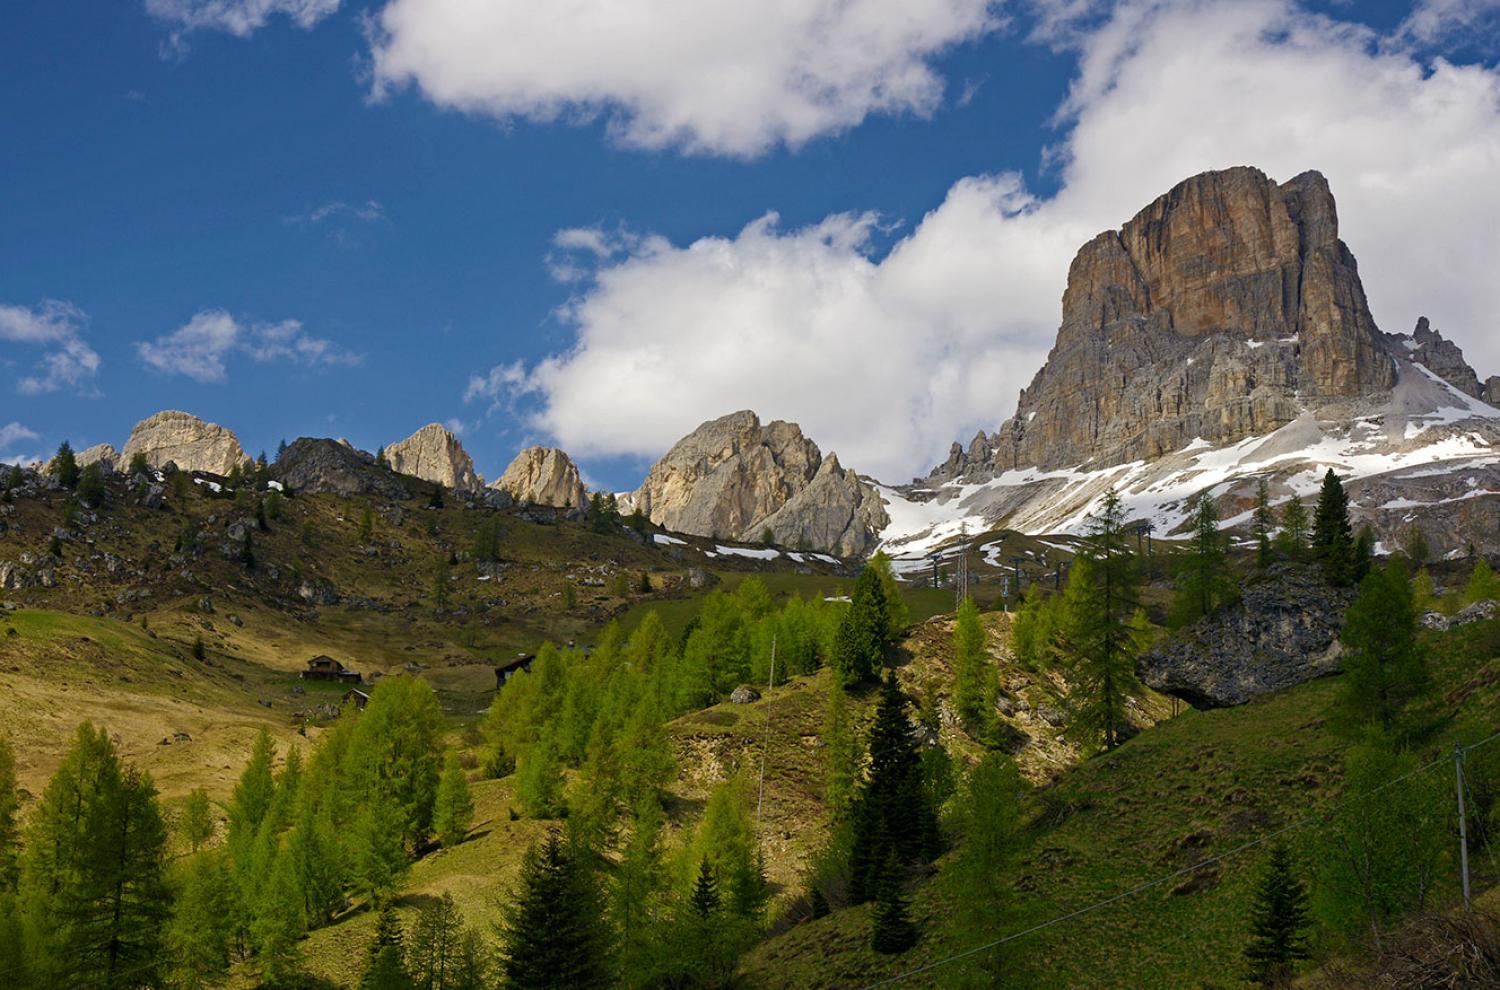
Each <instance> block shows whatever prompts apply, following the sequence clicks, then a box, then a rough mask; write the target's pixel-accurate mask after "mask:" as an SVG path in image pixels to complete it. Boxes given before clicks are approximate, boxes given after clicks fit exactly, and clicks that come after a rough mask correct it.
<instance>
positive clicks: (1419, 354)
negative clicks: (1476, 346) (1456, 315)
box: [1389, 316, 1485, 399]
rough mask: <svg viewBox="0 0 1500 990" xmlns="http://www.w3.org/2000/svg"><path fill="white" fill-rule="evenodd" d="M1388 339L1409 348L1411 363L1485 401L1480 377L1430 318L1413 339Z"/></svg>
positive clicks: (1422, 321)
mask: <svg viewBox="0 0 1500 990" xmlns="http://www.w3.org/2000/svg"><path fill="white" fill-rule="evenodd" d="M1389 338H1390V342H1391V344H1392V345H1394V346H1397V347H1404V348H1406V350H1407V351H1408V356H1409V358H1410V359H1411V360H1412V361H1414V362H1415V363H1417V364H1420V365H1421V366H1422V367H1424V368H1426V369H1427V370H1428V371H1431V372H1432V373H1433V374H1434V375H1437V376H1438V377H1439V378H1441V379H1442V380H1443V381H1445V382H1447V383H1448V384H1449V385H1452V386H1453V387H1454V388H1456V389H1458V390H1459V391H1460V392H1462V393H1464V394H1465V395H1472V396H1473V397H1474V398H1476V399H1483V398H1485V389H1484V387H1483V386H1481V385H1480V384H1479V376H1478V375H1476V374H1475V373H1474V369H1473V368H1471V367H1469V365H1468V362H1466V361H1465V360H1464V352H1463V350H1462V349H1460V348H1459V346H1458V345H1457V344H1455V343H1453V342H1452V341H1451V340H1444V339H1443V335H1442V334H1441V333H1439V332H1438V331H1436V330H1434V329H1432V324H1431V323H1429V322H1428V320H1427V317H1425V316H1423V317H1420V318H1419V319H1418V320H1417V326H1416V329H1414V330H1413V331H1412V332H1411V336H1409V337H1408V336H1406V335H1405V334H1391V335H1389Z"/></svg>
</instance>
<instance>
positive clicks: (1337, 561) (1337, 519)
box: [1313, 468, 1356, 587]
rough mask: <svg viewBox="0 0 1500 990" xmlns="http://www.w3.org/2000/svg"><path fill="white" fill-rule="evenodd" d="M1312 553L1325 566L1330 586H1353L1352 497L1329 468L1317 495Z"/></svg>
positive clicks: (1324, 573) (1324, 570)
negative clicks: (1350, 501)
mask: <svg viewBox="0 0 1500 990" xmlns="http://www.w3.org/2000/svg"><path fill="white" fill-rule="evenodd" d="M1313 552H1314V554H1315V555H1316V556H1317V558H1318V560H1319V562H1320V563H1321V564H1322V566H1323V576H1324V578H1325V579H1327V581H1328V583H1329V584H1332V585H1335V586H1337V587H1346V586H1348V585H1350V584H1353V583H1354V572H1355V566H1356V565H1355V560H1354V531H1353V529H1352V528H1351V526H1350V524H1349V496H1348V494H1347V493H1345V491H1344V485H1343V482H1342V481H1340V480H1339V476H1338V475H1337V474H1335V473H1334V472H1333V469H1332V468H1329V470H1328V473H1327V474H1326V475H1324V476H1323V487H1322V490H1321V491H1320V492H1319V493H1318V507H1317V510H1316V511H1315V513H1314V515H1313Z"/></svg>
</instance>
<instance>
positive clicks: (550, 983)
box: [500, 831, 613, 990]
mask: <svg viewBox="0 0 1500 990" xmlns="http://www.w3.org/2000/svg"><path fill="white" fill-rule="evenodd" d="M601 901H602V898H601V897H600V896H599V890H598V885H597V883H596V881H595V880H594V877H593V875H592V874H591V873H590V872H589V871H588V870H587V868H586V867H584V866H583V865H582V864H581V863H580V862H579V861H578V860H577V859H575V858H574V857H573V856H572V855H571V854H570V853H569V851H568V849H567V847H566V846H564V845H563V842H562V839H561V837H560V836H559V835H558V833H557V832H555V831H554V832H552V833H550V834H549V835H548V836H547V838H546V839H545V840H543V841H542V842H540V843H538V844H536V845H533V846H532V847H531V848H530V849H528V850H527V851H526V855H525V856H524V857H523V859H522V860H521V874H520V879H519V888H518V889H517V891H516V896H515V900H514V901H513V903H512V904H511V906H510V907H509V908H508V909H507V910H506V912H505V918H504V921H503V922H502V923H501V926H500V942H501V955H502V961H501V964H500V968H501V971H502V972H503V974H504V976H505V981H506V986H507V987H509V988H511V990H603V988H605V987H608V986H609V985H610V984H611V982H612V980H613V974H612V972H611V965H610V938H609V931H608V928H607V926H606V924H605V920H604V917H603V914H602V911H601Z"/></svg>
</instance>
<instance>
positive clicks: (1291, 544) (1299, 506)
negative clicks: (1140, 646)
mask: <svg viewBox="0 0 1500 990" xmlns="http://www.w3.org/2000/svg"><path fill="white" fill-rule="evenodd" d="M1308 525H1309V523H1308V520H1307V506H1306V505H1305V504H1304V503H1303V501H1302V496H1301V495H1295V494H1294V495H1293V496H1292V497H1291V498H1289V499H1287V501H1286V504H1285V505H1283V506H1282V507H1281V532H1280V533H1279V534H1277V536H1276V544H1277V546H1278V547H1279V548H1280V549H1281V552H1282V553H1284V554H1286V555H1287V556H1289V557H1293V558H1296V557H1300V556H1302V554H1303V553H1304V552H1305V551H1306V550H1307V530H1308Z"/></svg>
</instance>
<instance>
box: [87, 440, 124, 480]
mask: <svg viewBox="0 0 1500 990" xmlns="http://www.w3.org/2000/svg"><path fill="white" fill-rule="evenodd" d="M77 461H78V466H79V467H88V466H89V465H90V464H98V465H99V467H100V469H101V470H103V471H104V473H105V474H114V473H115V472H116V471H118V470H120V469H121V468H122V467H124V465H123V464H121V463H120V452H119V451H117V450H115V445H114V444H112V443H96V444H94V445H93V446H92V447H90V448H88V449H87V450H83V451H80V452H79V454H78V457H77Z"/></svg>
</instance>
